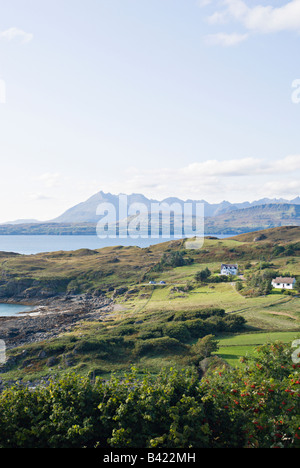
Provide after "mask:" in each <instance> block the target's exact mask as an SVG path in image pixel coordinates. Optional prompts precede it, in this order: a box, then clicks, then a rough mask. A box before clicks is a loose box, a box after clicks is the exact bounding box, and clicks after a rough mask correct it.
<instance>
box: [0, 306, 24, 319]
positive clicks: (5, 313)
mask: <svg viewBox="0 0 300 468" xmlns="http://www.w3.org/2000/svg"><path fill="white" fill-rule="evenodd" d="M30 310H32V307H30V306H25V305H21V304H0V317H11V316H12V315H16V314H19V313H20V314H22V313H24V312H29V311H30Z"/></svg>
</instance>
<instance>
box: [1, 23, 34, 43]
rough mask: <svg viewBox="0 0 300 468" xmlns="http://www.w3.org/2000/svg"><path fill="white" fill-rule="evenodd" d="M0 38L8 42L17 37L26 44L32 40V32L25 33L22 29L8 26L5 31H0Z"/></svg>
mask: <svg viewBox="0 0 300 468" xmlns="http://www.w3.org/2000/svg"><path fill="white" fill-rule="evenodd" d="M0 38H1V39H4V40H6V41H9V42H10V41H13V40H15V39H18V40H20V41H21V43H23V44H26V43H28V42H30V41H32V39H33V34H31V33H27V32H25V31H23V30H22V29H19V28H16V27H13V28H9V29H7V30H5V31H2V32H0Z"/></svg>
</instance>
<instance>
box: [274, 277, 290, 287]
mask: <svg viewBox="0 0 300 468" xmlns="http://www.w3.org/2000/svg"><path fill="white" fill-rule="evenodd" d="M295 284H296V279H295V278H289V277H282V276H278V277H277V278H275V279H273V280H272V286H273V288H277V289H294V286H295Z"/></svg>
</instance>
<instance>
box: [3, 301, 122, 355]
mask: <svg viewBox="0 0 300 468" xmlns="http://www.w3.org/2000/svg"><path fill="white" fill-rule="evenodd" d="M12 302H14V303H22V304H24V305H30V306H32V310H31V311H30V312H27V313H25V314H24V313H22V314H21V315H18V314H16V315H14V316H9V317H0V339H1V340H3V341H4V342H5V347H6V349H7V350H8V349H12V348H15V347H18V346H22V345H25V344H29V343H34V342H38V341H43V340H47V339H50V338H53V337H55V336H57V335H59V334H61V333H64V332H66V331H70V330H71V329H72V327H73V326H74V325H75V324H76V323H78V321H81V320H109V316H110V314H112V313H113V312H114V303H113V301H112V300H111V299H109V298H107V297H105V296H94V295H91V294H82V295H64V296H58V297H54V298H48V299H36V300H31V301H30V302H26V301H24V300H20V301H12V300H9V301H7V303H12Z"/></svg>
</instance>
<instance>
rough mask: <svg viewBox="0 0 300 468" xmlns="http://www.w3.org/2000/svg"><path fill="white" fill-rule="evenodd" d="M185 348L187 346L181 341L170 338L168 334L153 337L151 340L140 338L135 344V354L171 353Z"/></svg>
mask: <svg viewBox="0 0 300 468" xmlns="http://www.w3.org/2000/svg"><path fill="white" fill-rule="evenodd" d="M184 349H185V347H184V345H183V344H182V343H180V341H178V340H176V339H175V338H169V337H168V336H163V337H161V338H152V339H150V340H140V341H137V342H136V344H135V354H136V355H138V356H144V355H146V354H164V353H167V354H171V353H174V352H176V351H178V352H180V351H182V350H184Z"/></svg>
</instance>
